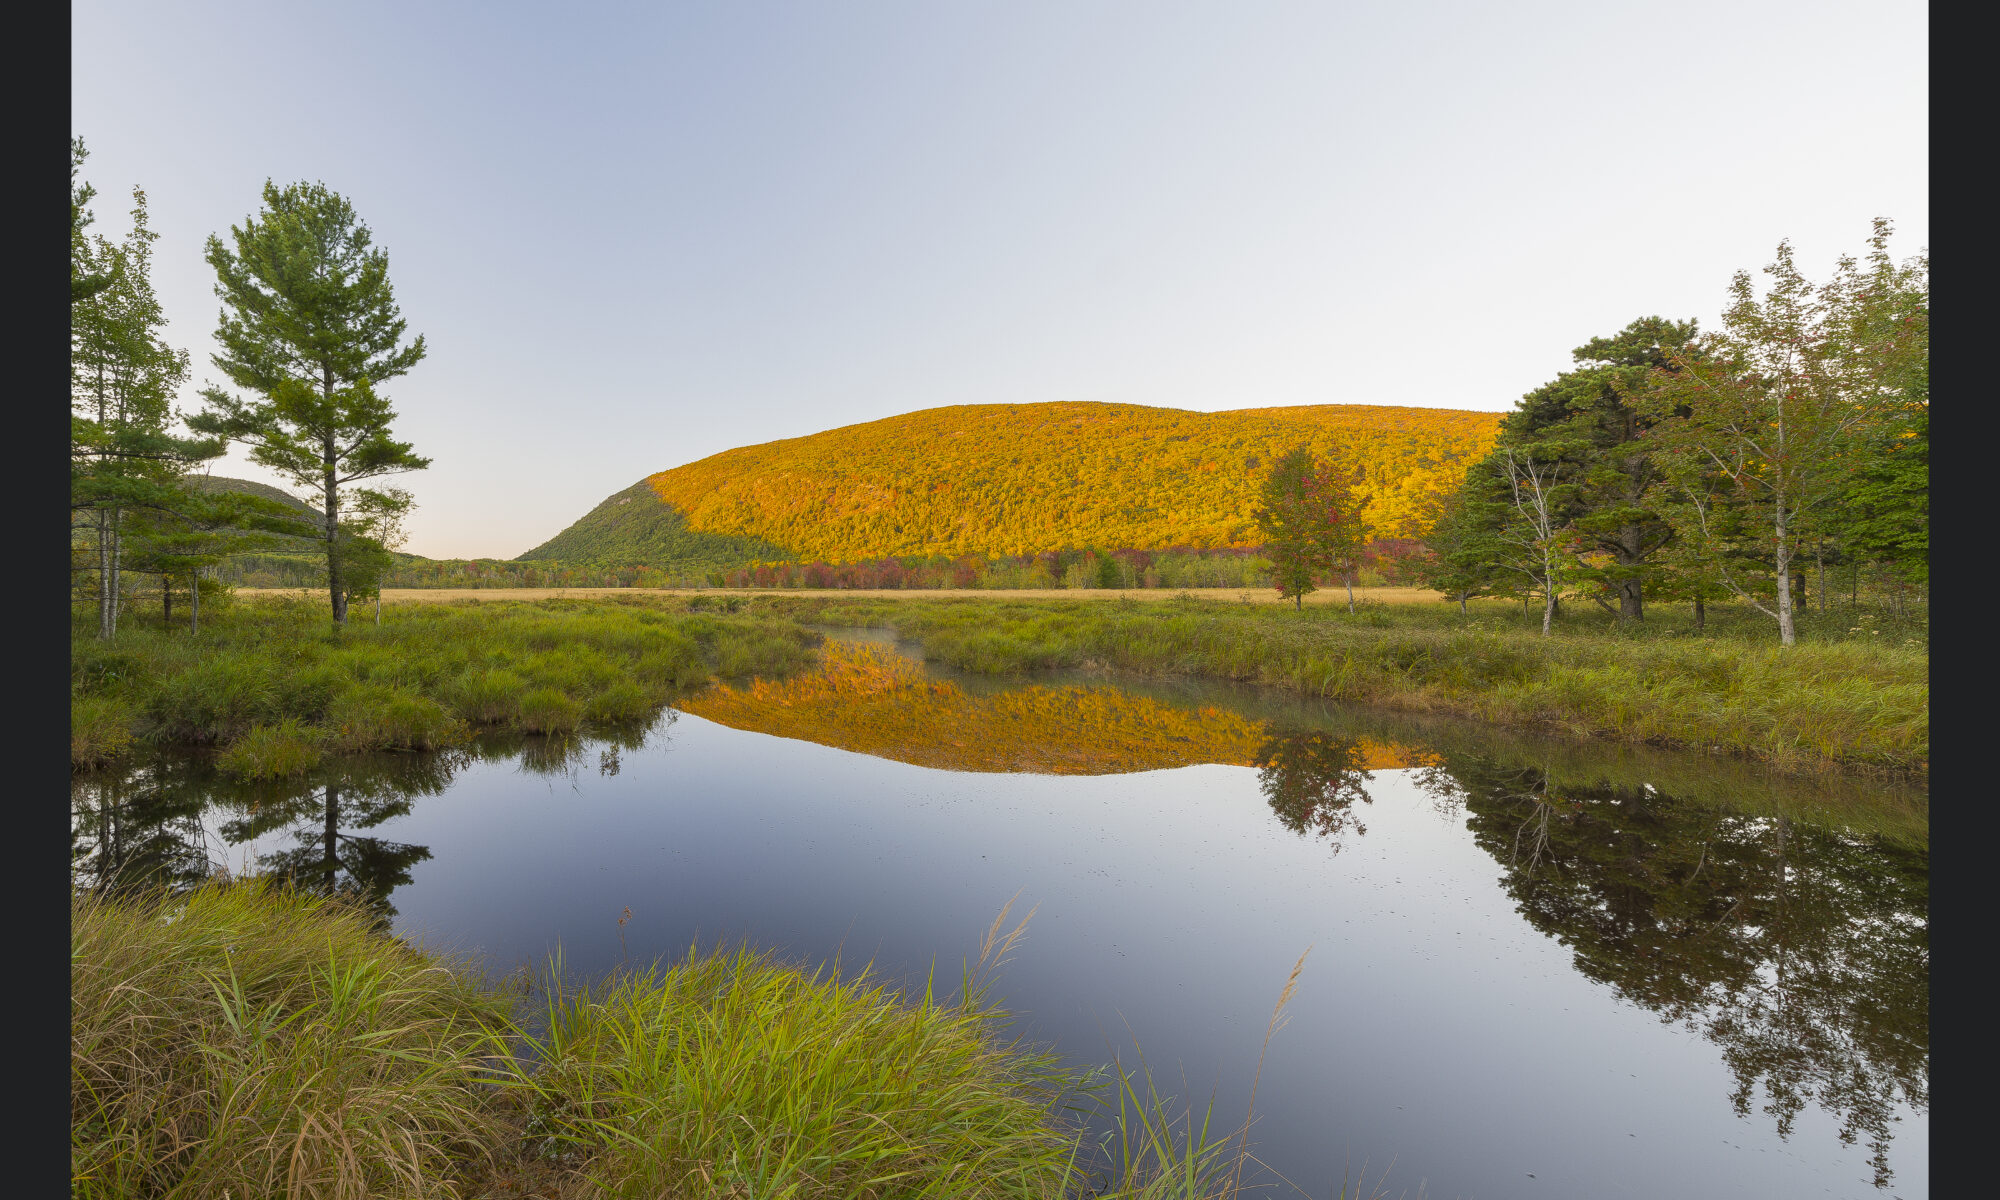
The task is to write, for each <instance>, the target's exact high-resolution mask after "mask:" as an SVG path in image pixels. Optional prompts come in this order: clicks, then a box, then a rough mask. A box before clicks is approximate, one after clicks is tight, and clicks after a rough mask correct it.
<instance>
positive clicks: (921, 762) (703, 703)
mask: <svg viewBox="0 0 2000 1200" xmlns="http://www.w3.org/2000/svg"><path fill="white" fill-rule="evenodd" d="M679 707H680V708H681V709H682V710H683V711H686V712H690V713H693V714H694V715H696V716H699V717H702V718H705V719H707V720H710V721H714V722H716V723H718V724H721V725H727V726H730V727H731V728H733V729H745V730H749V731H752V732H755V733H766V734H771V735H773V736H775V737H783V738H792V739H795V740H799V741H807V742H815V743H817V744H819V745H822V746H832V747H835V748H837V749H841V750H851V751H854V752H856V753H859V754H871V755H874V756H875V757H877V758H888V759H894V760H895V761H897V762H906V763H911V764H913V765H916V766H923V767H938V768H942V769H945V770H952V771H1021V772H1028V773H1032V774H1042V775H1118V774H1125V773H1129V772H1133V771H1154V770H1160V769H1163V768H1168V767H1185V766H1192V765H1194V764H1197V763H1229V764H1233V765H1237V766H1251V765H1255V764H1256V763H1257V762H1258V757H1259V754H1260V752H1261V751H1262V749H1263V748H1264V746H1265V745H1266V743H1267V742H1269V740H1270V731H1269V729H1268V728H1267V726H1266V723H1265V722H1264V721H1262V720H1260V719H1258V718H1255V717H1247V716H1244V715H1242V714H1239V713H1237V712H1233V711H1230V710H1229V709H1226V708H1221V707H1218V706H1215V705H1201V704H1196V705H1176V704H1173V703H1170V702H1166V701H1162V700H1160V699H1156V698H1154V697H1151V696H1146V695H1141V694H1136V693H1134V692H1132V691H1130V690H1128V689H1125V688H1121V687H1115V686H1111V685H1107V684H1103V683H1095V684H1092V683H1084V682H1066V683H1057V684H1042V683H1037V684H1029V685H1026V686H1016V687H1012V688H1007V689H1005V690H997V691H991V690H984V689H982V690H978V691H975V690H972V689H969V688H968V687H966V686H965V685H964V684H963V683H961V682H959V681H957V680H953V679H949V678H940V677H936V676H934V675H932V674H930V673H928V672H926V670H925V669H924V667H923V666H922V665H921V664H920V663H918V662H916V661H914V660H913V659H910V658H908V657H905V656H903V655H901V654H898V653H896V652H895V651H893V650H891V649H888V648H886V647H883V646H880V645H875V644H868V643H858V644H857V643H852V642H828V643H827V645H826V646H825V648H824V650H823V651H822V656H821V662H820V664H819V666H818V668H817V669H815V670H812V671H808V672H805V673H803V674H800V675H797V676H794V677H792V678H790V679H784V680H764V679H759V680H755V681H753V682H751V683H749V684H747V685H745V686H743V687H732V686H729V685H727V684H718V685H717V686H715V687H713V688H710V689H709V690H708V691H705V692H703V693H701V694H700V695H698V696H694V697H691V698H689V699H686V700H683V701H681V702H680V704H679ZM1364 742H1365V744H1364V745H1362V747H1361V750H1360V753H1361V755H1362V756H1363V758H1364V759H1365V760H1366V765H1368V766H1372V767H1376V768H1388V767H1400V766H1407V765H1409V763H1410V761H1411V755H1412V752H1411V751H1410V750H1408V749H1407V748H1405V747H1401V746H1395V745H1389V744H1384V743H1380V742H1375V741H1369V740H1366V739H1364Z"/></svg>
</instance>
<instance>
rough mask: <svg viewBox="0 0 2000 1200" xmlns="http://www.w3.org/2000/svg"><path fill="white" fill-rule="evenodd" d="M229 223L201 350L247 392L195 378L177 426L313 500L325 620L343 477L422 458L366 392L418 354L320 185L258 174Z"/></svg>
mask: <svg viewBox="0 0 2000 1200" xmlns="http://www.w3.org/2000/svg"><path fill="white" fill-rule="evenodd" d="M230 234H231V242H232V243H233V244H230V245H226V244H224V242H223V240H222V239H221V238H220V237H210V238H209V239H208V261H209V265H211V266H213V267H214V268H215V273H216V280H217V282H216V288H215V292H216V295H217V296H218V297H220V298H221V299H222V301H223V304H224V309H223V313H222V318H221V322H220V325H219V326H218V328H217V330H216V335H215V336H216V340H217V341H218V342H220V343H221V344H222V347H223V353H221V354H218V355H215V356H214V360H213V361H214V363H215V365H216V366H217V367H218V368H219V369H221V371H222V372H223V374H225V375H226V376H228V378H229V380H230V382H232V383H234V384H235V385H236V386H238V387H241V388H245V389H248V390H249V391H251V392H252V393H254V394H255V395H256V396H257V397H258V398H257V399H255V400H251V401H245V400H242V399H239V398H238V397H236V396H233V395H231V394H230V393H228V392H226V391H224V390H223V389H221V388H214V387H212V388H208V389H206V390H205V391H204V392H203V393H202V394H203V397H204V398H205V399H206V400H207V402H208V408H207V411H206V412H204V413H202V414H200V415H199V416H197V417H196V418H195V419H194V420H192V421H190V422H189V424H191V425H193V426H194V427H196V428H197V429H200V430H202V431H205V432H210V433H215V434H219V435H221V436H225V437H228V438H231V439H233V440H236V441H239V442H242V443H244V444H246V445H248V446H250V447H251V453H250V457H251V459H252V460H253V461H256V462H259V463H262V464H264V465H265V466H268V467H271V468H272V469H274V470H276V471H278V472H280V473H281V474H283V475H284V476H286V477H287V478H288V479H291V480H292V481H294V482H295V483H297V484H298V485H299V486H301V487H303V488H306V489H308V490H309V491H310V492H311V493H312V494H314V495H315V496H316V497H317V498H318V501H319V507H320V509H321V511H322V513H323V514H324V528H323V530H322V531H321V532H322V537H323V539H324V541H323V545H324V547H325V554H326V564H327V587H328V593H329V597H330V602H331V605H332V609H333V619H334V620H335V621H336V622H345V621H346V619H347V595H348V592H347V588H346V586H345V582H344V580H343V579H342V569H341V556H342V549H343V544H344V542H343V534H342V522H343V518H344V517H345V516H346V510H345V507H344V497H343V494H342V491H341V489H342V487H344V486H345V485H347V484H350V483H354V482H357V481H359V480H364V479H373V478H376V477H378V476H382V475H387V474H391V473H394V472H399V471H416V470H422V469H423V468H424V467H427V466H429V465H430V460H429V459H427V458H423V457H421V456H419V455H417V454H416V453H415V452H414V451H413V449H412V448H411V445H410V443H408V442H400V441H397V440H396V439H395V438H394V437H393V436H392V435H391V432H390V428H389V426H390V423H391V422H392V421H393V420H394V419H395V411H394V410H393V409H392V408H391V407H390V405H389V401H388V399H387V398H386V397H384V396H381V395H379V394H377V393H376V391H375V387H376V385H377V384H380V383H383V382H386V381H387V380H390V379H394V378H396V377H397V376H400V375H403V374H405V373H407V372H408V371H409V370H410V368H411V367H413V366H415V365H416V364H417V363H418V362H420V361H422V359H423V357H424V353H425V351H424V339H423V337H422V335H419V336H417V337H416V338H415V339H414V340H412V341H410V342H409V343H407V344H405V343H404V342H403V333H404V331H405V329H406V328H407V327H408V322H406V321H405V320H404V319H403V317H402V314H401V312H400V310H399V309H398V308H397V306H396V300H395V293H394V291H393V289H392V288H391V287H390V284H389V257H388V255H387V253H386V252H384V251H383V250H382V249H381V248H380V247H377V246H375V245H374V239H373V236H372V235H371V233H370V232H369V229H368V227H367V226H366V225H364V224H362V223H361V221H360V219H359V218H358V217H357V216H356V215H355V212H354V207H353V206H352V205H351V204H349V203H348V202H347V200H346V199H345V198H344V197H342V196H341V195H339V194H338V193H336V192H333V191H331V190H329V189H328V188H327V187H326V186H325V185H324V184H319V183H310V184H309V183H296V184H292V185H290V186H288V187H284V188H280V187H278V186H276V185H275V184H273V183H270V182H268V181H267V182H266V183H265V185H264V207H263V209H262V211H260V212H259V213H258V214H257V215H255V216H253V217H250V218H248V219H246V220H245V222H244V223H243V224H242V225H241V226H231V227H230Z"/></svg>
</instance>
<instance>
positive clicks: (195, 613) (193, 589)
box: [188, 567, 201, 635]
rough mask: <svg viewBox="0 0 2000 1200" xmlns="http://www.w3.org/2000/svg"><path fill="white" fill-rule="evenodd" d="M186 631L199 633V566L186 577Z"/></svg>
mask: <svg viewBox="0 0 2000 1200" xmlns="http://www.w3.org/2000/svg"><path fill="white" fill-rule="evenodd" d="M188 633H190V634H197V635H198V634H200V633H201V568H199V567H197V568H195V572H194V574H193V575H192V576H190V577H189V579H188Z"/></svg>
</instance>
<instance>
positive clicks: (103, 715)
mask: <svg viewBox="0 0 2000 1200" xmlns="http://www.w3.org/2000/svg"><path fill="white" fill-rule="evenodd" d="M135 715H136V714H134V713H133V711H132V706H131V705H130V704H127V703H126V702H125V701H123V700H121V699H118V698H117V697H113V696H71V697H70V700H69V764H70V766H71V767H72V768H75V767H96V766H102V765H103V764H105V763H108V762H110V761H111V760H113V759H115V758H117V757H118V756H119V755H121V754H123V753H124V752H125V749H126V747H128V746H130V745H131V744H132V721H133V718H134V716H135Z"/></svg>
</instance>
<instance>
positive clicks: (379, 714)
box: [327, 684, 471, 750]
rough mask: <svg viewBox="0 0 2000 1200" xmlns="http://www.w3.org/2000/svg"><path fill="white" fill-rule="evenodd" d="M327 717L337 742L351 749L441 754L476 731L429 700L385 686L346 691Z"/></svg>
mask: <svg viewBox="0 0 2000 1200" xmlns="http://www.w3.org/2000/svg"><path fill="white" fill-rule="evenodd" d="M327 719H328V720H329V722H330V723H331V724H332V725H333V728H334V738H335V740H336V741H337V742H338V744H339V745H340V746H341V747H342V748H344V749H348V750H437V749H441V748H443V747H445V746H453V745H457V744H458V743H460V742H462V741H464V740H465V738H466V736H467V735H468V734H469V733H470V732H471V731H470V730H469V729H467V727H466V724H465V722H464V721H461V720H459V719H458V718H457V717H456V716H453V715H452V714H451V713H450V712H449V711H447V710H446V709H445V707H444V705H442V704H439V703H438V702H437V701H435V700H433V699H431V698H430V697H428V696H421V695H418V694H416V693H415V692H412V691H408V690H406V689H403V688H398V687H389V686H385V685H382V684H363V685H361V686H359V687H355V688H351V689H349V690H348V691H346V692H343V693H341V694H340V695H339V696H337V697H335V698H334V702H333V705H332V706H331V708H330V709H329V711H328V713H327Z"/></svg>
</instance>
